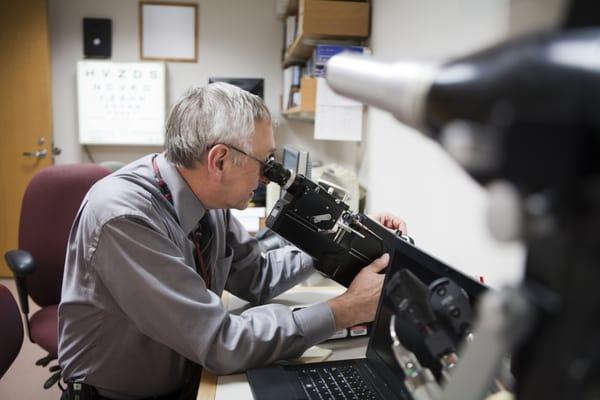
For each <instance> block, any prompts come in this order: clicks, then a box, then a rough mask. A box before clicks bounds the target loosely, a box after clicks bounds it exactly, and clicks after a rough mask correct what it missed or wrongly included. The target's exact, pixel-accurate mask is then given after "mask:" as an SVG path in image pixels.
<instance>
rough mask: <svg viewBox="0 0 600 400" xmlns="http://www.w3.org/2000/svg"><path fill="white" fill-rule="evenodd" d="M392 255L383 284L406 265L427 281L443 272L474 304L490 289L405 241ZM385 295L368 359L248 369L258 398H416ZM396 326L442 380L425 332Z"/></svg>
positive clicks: (400, 242) (406, 341)
mask: <svg viewBox="0 0 600 400" xmlns="http://www.w3.org/2000/svg"><path fill="white" fill-rule="evenodd" d="M390 256H391V259H390V266H389V267H388V268H387V271H386V278H385V281H384V287H385V286H386V285H387V284H388V282H389V281H390V277H392V276H394V274H395V273H397V272H398V271H400V270H401V269H404V268H406V269H408V270H409V271H410V272H412V273H413V274H414V275H415V276H416V277H418V278H419V279H420V280H421V281H422V282H423V283H425V284H426V285H429V284H430V283H431V282H433V281H435V280H437V279H439V278H442V277H445V278H450V279H451V280H453V281H454V282H455V283H457V284H458V285H459V286H460V287H462V288H463V289H464V290H465V291H466V292H467V294H468V296H469V301H470V302H471V305H472V306H474V304H475V302H476V301H477V299H478V298H479V296H480V295H481V293H483V291H485V289H486V288H485V286H483V285H482V284H480V283H479V282H477V281H475V280H474V279H472V278H470V277H468V276H466V275H464V274H462V273H461V272H459V271H457V270H455V269H454V268H451V267H450V266H448V265H446V264H445V263H443V262H441V261H439V260H437V259H436V258H434V257H432V256H430V255H428V254H427V253H425V252H424V251H422V250H420V249H418V248H417V247H415V246H413V245H411V244H409V243H406V242H404V241H403V240H397V241H396V243H395V244H394V246H393V249H392V250H391V253H390ZM387 296H388V295H387V294H386V290H383V291H382V295H381V298H380V299H379V306H378V309H377V314H376V316H375V321H374V324H373V329H372V331H371V337H370V338H369V344H368V347H367V354H366V358H360V359H351V360H341V361H330V362H320V363H313V364H301V365H285V366H284V365H273V366H269V367H265V368H257V369H251V370H248V371H247V372H246V375H247V377H248V381H249V383H250V387H251V389H252V394H253V396H254V398H255V399H256V400H280V399H298V400H300V399H310V400H312V399H360V400H362V399H386V400H387V399H406V400H410V399H411V398H412V397H411V396H410V394H409V392H408V390H407V388H406V386H405V385H404V374H403V372H402V370H401V368H400V366H399V365H398V363H397V362H396V359H395V357H394V354H393V352H392V339H391V338H390V333H389V324H390V318H391V316H392V313H393V309H392V306H391V304H390V302H389V301H388V299H387ZM396 330H397V334H398V336H399V339H400V341H401V342H402V344H403V345H404V346H405V347H407V348H409V349H410V350H411V351H413V352H414V353H415V355H416V356H417V357H418V358H419V360H420V362H421V363H422V364H423V366H425V367H428V368H429V369H430V370H431V371H432V372H433V373H434V375H436V377H438V379H439V377H440V376H441V364H440V363H439V361H438V360H436V359H435V358H434V357H433V356H432V355H431V353H430V352H429V351H428V349H427V347H426V346H425V343H424V340H423V337H422V334H420V333H419V332H418V331H417V329H416V328H413V327H412V326H410V325H409V324H408V323H405V324H402V323H400V324H397V325H396Z"/></svg>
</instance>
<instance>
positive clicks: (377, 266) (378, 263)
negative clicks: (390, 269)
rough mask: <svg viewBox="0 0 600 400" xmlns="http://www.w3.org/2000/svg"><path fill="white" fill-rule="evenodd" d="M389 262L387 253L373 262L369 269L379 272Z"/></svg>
mask: <svg viewBox="0 0 600 400" xmlns="http://www.w3.org/2000/svg"><path fill="white" fill-rule="evenodd" d="M389 262H390V255H389V254H388V253H385V254H384V255H382V256H381V257H379V258H378V259H376V260H375V261H373V262H372V263H371V264H370V265H369V266H370V267H371V269H373V271H374V272H379V271H381V270H382V269H384V268H385V267H387V265H388V263H389Z"/></svg>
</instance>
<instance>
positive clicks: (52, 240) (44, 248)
mask: <svg viewBox="0 0 600 400" xmlns="http://www.w3.org/2000/svg"><path fill="white" fill-rule="evenodd" d="M109 173H110V171H109V170H108V169H106V168H103V167H100V166H98V165H95V164H67V165H55V166H51V167H47V168H44V169H43V170H41V171H40V172H38V173H37V174H35V175H34V176H33V178H32V179H31V182H29V185H28V186H27V189H26V190H25V194H24V196H23V204H22V207H21V218H20V224H19V248H20V249H21V250H27V251H28V252H30V253H31V254H32V255H33V259H34V260H35V265H36V270H35V272H34V273H32V274H31V275H30V276H28V277H27V288H28V291H29V295H30V296H31V298H32V299H33V301H35V302H36V303H37V304H38V305H40V306H42V307H44V306H48V305H52V304H58V303H59V302H60V291H61V285H62V277H63V269H64V263H65V255H66V251H67V241H68V238H69V231H70V230H71V226H72V224H73V220H74V219H75V216H76V215H77V211H78V210H79V206H80V205H81V201H82V200H83V198H84V196H85V194H86V193H87V192H88V190H89V189H90V187H91V186H92V185H93V184H94V183H95V182H96V181H98V180H99V179H101V178H103V177H104V176H106V175H108V174H109Z"/></svg>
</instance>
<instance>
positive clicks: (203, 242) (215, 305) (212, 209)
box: [59, 83, 387, 399]
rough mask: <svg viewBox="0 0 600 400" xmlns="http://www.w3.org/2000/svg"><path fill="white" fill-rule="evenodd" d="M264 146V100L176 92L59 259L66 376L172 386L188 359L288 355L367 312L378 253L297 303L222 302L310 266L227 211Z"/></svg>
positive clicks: (266, 150)
mask: <svg viewBox="0 0 600 400" xmlns="http://www.w3.org/2000/svg"><path fill="white" fill-rule="evenodd" d="M274 150H275V143H274V139H273V130H272V128H271V116H270V114H269V111H268V110H267V108H266V106H265V105H264V103H263V102H262V100H261V99H260V98H258V97H257V96H254V95H252V94H250V93H248V92H245V91H242V90H240V89H238V88H236V87H234V86H231V85H227V84H223V83H215V84H212V85H209V86H206V87H202V88H194V89H191V90H189V91H188V92H187V93H186V94H185V95H183V96H182V97H181V98H180V99H179V101H178V102H177V103H176V104H175V106H174V107H173V109H172V110H171V113H170V116H169V119H168V121H167V133H166V151H165V153H164V154H151V155H148V156H146V157H143V158H141V159H140V160H138V161H135V162H133V163H131V164H129V165H128V166H126V167H124V168H122V169H120V170H119V171H117V172H116V173H114V174H112V175H110V176H109V177H107V178H105V179H103V180H101V181H99V182H98V183H97V184H96V185H94V187H93V188H92V189H91V190H90V192H89V193H88V195H87V197H86V198H85V200H84V202H83V204H82V207H81V209H80V211H79V214H78V215H77V218H76V220H75V223H74V225H73V229H72V231H71V236H70V239H69V247H68V253H67V259H66V265H65V274H64V280H63V289H62V300H61V304H60V307H59V361H60V365H61V366H62V368H63V377H64V379H65V380H71V381H80V382H83V383H85V384H87V385H89V387H91V388H92V390H93V391H95V392H97V393H98V394H99V396H102V397H101V398H114V399H140V398H154V397H153V396H164V397H160V398H165V399H166V398H178V397H177V396H179V392H180V391H181V389H182V387H183V386H184V381H185V375H186V374H185V373H184V370H185V367H186V365H188V366H189V364H190V363H196V364H199V365H200V366H202V367H205V368H208V369H209V370H211V371H213V372H216V373H221V374H223V373H230V372H234V371H240V370H244V369H246V368H248V367H254V366H258V365H263V364H267V363H270V362H272V361H274V360H277V359H281V358H286V357H294V356H298V355H299V354H301V353H302V352H303V351H304V350H305V349H306V348H307V347H309V346H312V345H314V344H316V343H319V342H321V341H322V340H324V339H326V338H328V337H329V336H331V335H332V334H333V332H334V331H335V330H336V328H341V327H347V326H351V325H353V324H356V323H359V322H364V321H369V320H372V319H373V317H374V314H375V309H376V304H377V299H378V297H379V293H380V290H381V285H382V281H383V276H382V275H379V274H377V272H378V271H380V270H381V269H383V268H384V267H385V265H386V264H387V258H386V257H385V256H384V257H382V258H380V259H379V260H377V261H375V262H374V263H373V264H372V265H370V266H369V267H368V268H365V269H364V270H363V272H361V273H360V274H359V275H358V276H357V278H356V279H355V280H354V282H353V283H352V285H351V287H350V288H349V289H348V290H347V291H346V292H345V293H344V294H342V295H341V296H339V297H337V298H335V299H332V300H330V301H328V302H326V303H321V304H317V305H314V306H311V307H308V308H304V309H302V310H300V311H295V312H292V311H290V309H289V308H288V307H286V306H282V305H266V306H260V307H255V308H251V309H249V310H248V311H246V312H244V313H242V314H241V315H239V316H238V315H230V314H229V313H228V312H227V310H226V309H224V308H223V305H222V304H221V302H220V296H221V294H222V292H223V290H228V291H230V292H232V293H233V294H235V295H237V296H240V297H242V298H244V299H246V300H248V301H250V302H251V303H254V304H261V303H264V302H266V301H267V300H269V299H270V298H272V297H274V296H276V295H278V294H280V293H281V292H283V291H285V290H287V289H289V288H290V287H292V286H294V285H296V284H297V283H299V282H300V281H302V280H303V279H305V278H306V277H307V276H308V275H309V274H310V273H311V272H312V271H313V269H312V259H311V258H310V257H308V256H307V255H306V254H303V253H302V252H300V251H298V250H297V249H295V248H292V247H289V248H283V249H279V250H276V251H272V252H269V253H268V254H267V255H266V257H264V258H263V257H261V254H260V250H259V247H258V245H257V242H256V240H254V239H253V238H252V237H250V236H249V235H248V233H247V232H246V231H245V229H244V228H243V227H242V226H241V225H240V223H239V222H238V221H237V220H236V219H235V218H234V217H233V216H231V214H230V212H229V209H230V208H237V209H243V208H245V207H247V205H248V201H249V200H250V198H251V197H252V192H253V190H254V189H255V188H256V187H257V185H258V183H259V181H261V180H264V178H263V177H262V175H261V167H262V165H263V161H262V160H266V159H267V158H268V157H269V156H270V155H271V154H272V153H273V152H274ZM199 221H200V222H199ZM186 359H187V360H189V361H186Z"/></svg>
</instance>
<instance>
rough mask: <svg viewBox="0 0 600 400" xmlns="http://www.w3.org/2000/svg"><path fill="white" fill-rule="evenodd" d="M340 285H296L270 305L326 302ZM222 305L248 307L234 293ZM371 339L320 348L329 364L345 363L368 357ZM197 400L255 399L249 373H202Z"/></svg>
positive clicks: (337, 342) (237, 309) (341, 341)
mask: <svg viewBox="0 0 600 400" xmlns="http://www.w3.org/2000/svg"><path fill="white" fill-rule="evenodd" d="M343 291H344V288H343V287H341V286H296V287H295V288H293V289H290V290H288V291H287V292H285V293H283V294H282V295H280V296H278V297H276V298H274V299H273V300H272V301H271V303H278V304H285V305H290V306H293V305H301V304H304V305H306V304H314V303H319V302H322V301H326V300H327V299H330V298H332V297H334V296H337V295H338V294H340V293H342V292H343ZM223 304H224V305H225V307H227V309H229V310H230V312H231V313H233V314H239V313H241V312H242V311H243V310H245V309H246V308H247V303H246V302H244V301H243V300H241V299H239V298H238V297H235V296H233V295H231V294H228V293H225V294H224V295H223ZM368 341H369V339H368V338H366V337H364V338H355V339H337V340H331V341H329V342H325V343H322V344H320V345H319V347H321V348H327V349H331V350H332V351H333V353H332V354H331V355H330V356H329V358H328V359H327V361H334V360H344V359H348V358H361V357H364V356H365V352H366V348H367V343H368ZM197 399H198V400H230V399H236V400H245V399H249V400H251V399H252V392H251V390H250V385H249V384H248V380H247V379H246V374H244V373H242V374H234V375H225V376H215V375H213V374H211V373H209V372H206V371H204V372H203V373H202V380H201V382H200V390H199V391H198V397H197Z"/></svg>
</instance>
